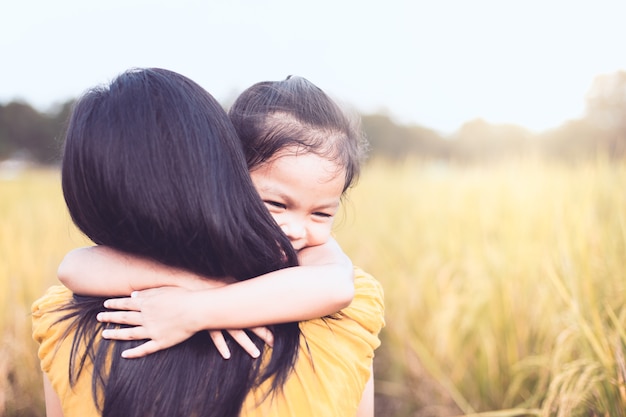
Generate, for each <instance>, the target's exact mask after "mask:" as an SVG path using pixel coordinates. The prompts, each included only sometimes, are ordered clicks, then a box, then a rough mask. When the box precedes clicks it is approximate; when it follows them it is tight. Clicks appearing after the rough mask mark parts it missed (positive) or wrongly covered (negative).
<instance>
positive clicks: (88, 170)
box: [62, 69, 300, 417]
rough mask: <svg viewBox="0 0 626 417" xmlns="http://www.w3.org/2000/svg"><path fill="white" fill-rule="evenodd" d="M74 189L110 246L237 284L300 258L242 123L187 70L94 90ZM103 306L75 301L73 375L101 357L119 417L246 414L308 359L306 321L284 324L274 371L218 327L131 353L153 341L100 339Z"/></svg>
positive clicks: (75, 148)
mask: <svg viewBox="0 0 626 417" xmlns="http://www.w3.org/2000/svg"><path fill="white" fill-rule="evenodd" d="M62 185H63V194H64V197H65V201H66V203H67V207H68V209H69V212H70V214H71V217H72V219H73V220H74V222H75V223H76V225H77V226H78V227H79V228H80V230H81V231H83V232H84V233H85V234H86V235H87V236H88V237H89V238H90V239H92V240H93V242H95V243H97V244H100V245H107V246H110V247H112V248H115V249H118V250H121V251H124V252H128V253H131V254H135V255H139V256H144V257H149V258H152V259H154V260H157V261H159V262H161V263H163V264H167V265H171V266H175V267H181V268H186V269H188V270H191V271H193V272H196V273H199V274H204V275H209V276H213V277H226V276H232V277H235V278H236V279H237V280H245V279H249V278H252V277H255V276H258V275H261V274H264V273H266V272H270V271H273V270H276V269H279V268H283V267H287V266H293V265H296V264H297V258H296V254H295V253H294V251H293V248H292V246H291V244H290V243H289V240H288V239H287V238H286V237H285V236H284V235H283V234H282V233H281V232H280V230H279V228H278V227H277V226H276V224H275V222H274V221H273V220H272V218H271V217H270V215H269V213H268V212H267V210H266V209H265V207H264V206H263V205H262V203H261V201H260V199H259V197H258V195H257V193H256V191H255V190H254V188H253V185H252V182H251V180H250V177H249V173H248V170H247V167H246V162H245V158H244V156H243V153H242V150H241V145H240V143H239V140H238V138H237V135H236V132H235V131H234V128H233V126H232V124H231V123H230V121H229V119H228V116H227V115H226V113H225V112H224V110H223V109H222V108H221V107H220V105H219V104H218V103H217V101H216V100H215V99H214V98H213V97H212V96H210V95H209V94H208V93H207V92H206V91H205V90H204V89H202V88H201V87H200V86H198V85H197V84H196V83H194V82H193V81H191V80H189V79H188V78H186V77H184V76H182V75H180V74H177V73H174V72H171V71H167V70H163V69H137V70H129V71H127V72H125V73H123V74H121V75H120V76H118V77H117V78H116V79H115V80H114V81H113V82H112V83H110V85H108V86H105V87H99V88H95V89H92V90H90V91H88V92H87V93H85V94H84V95H83V96H82V97H81V98H80V99H79V100H78V101H77V103H76V104H75V107H74V109H73V113H72V116H71V118H70V123H69V125H68V131H67V135H66V141H65V149H64V157H63V167H62ZM102 301H103V299H101V298H94V297H79V296H75V297H74V300H73V302H72V304H71V305H70V306H67V309H68V310H69V313H68V315H67V316H66V317H65V319H66V320H74V324H75V325H76V327H73V329H74V330H75V332H74V333H73V337H74V345H73V346H74V347H73V350H72V355H71V360H70V368H71V380H72V381H75V380H76V378H77V376H78V374H79V373H80V371H81V369H83V364H84V363H85V361H86V360H88V361H92V362H93V364H94V373H93V389H94V396H95V397H96V399H100V400H101V401H98V405H99V407H101V410H102V415H103V416H105V417H119V416H125V417H146V416H167V417H176V416H180V417H189V416H202V417H204V416H215V417H226V416H236V415H238V414H239V412H240V409H241V405H242V403H243V401H244V399H245V396H246V394H247V393H248V391H249V390H250V389H251V388H253V387H254V386H256V385H257V384H259V383H260V382H261V381H263V380H265V379H267V378H272V380H273V387H274V388H275V389H276V388H279V387H280V386H281V385H282V384H283V383H284V381H285V379H286V377H287V376H288V374H289V372H290V371H291V370H292V368H293V365H294V362H295V360H296V357H297V351H298V345H299V336H300V332H299V328H298V324H297V323H288V324H284V325H277V326H272V328H271V330H272V331H273V335H274V345H273V351H272V356H271V360H270V362H269V364H268V365H267V366H265V367H263V368H262V369H261V367H260V365H259V364H260V361H259V360H254V359H252V358H250V356H249V355H248V354H246V353H245V352H244V351H243V350H242V349H240V348H238V346H236V345H235V344H232V343H231V352H232V356H231V358H230V359H229V360H224V359H222V357H221V356H220V355H219V353H218V352H217V350H216V349H215V347H214V345H213V343H212V342H211V341H210V338H209V337H208V335H207V332H200V333H198V334H196V335H195V336H194V337H192V338H191V339H189V340H187V341H186V342H184V343H181V344H179V345H177V346H174V347H172V348H170V349H166V350H163V351H160V352H157V353H155V354H152V355H149V356H146V357H144V358H140V359H132V360H128V359H122V358H121V352H122V351H123V350H125V349H128V348H130V347H132V346H136V345H137V344H138V343H139V342H129V341H115V342H110V341H103V340H100V339H99V337H97V335H98V334H99V333H100V332H101V330H102V328H103V326H104V325H102V324H99V323H98V322H97V321H96V313H97V312H98V311H101V310H102ZM252 337H254V336H252ZM96 340H97V341H96ZM256 340H257V342H258V343H257V345H258V346H263V343H262V342H259V340H258V339H256ZM229 342H232V340H229Z"/></svg>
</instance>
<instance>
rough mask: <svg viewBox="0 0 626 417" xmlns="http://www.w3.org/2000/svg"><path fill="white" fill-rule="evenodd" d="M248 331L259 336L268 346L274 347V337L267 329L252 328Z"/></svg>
mask: <svg viewBox="0 0 626 417" xmlns="http://www.w3.org/2000/svg"><path fill="white" fill-rule="evenodd" d="M248 330H250V331H251V332H253V333H254V334H256V335H257V336H259V337H260V338H261V339H262V340H263V341H264V342H265V343H266V344H267V345H268V346H274V335H273V334H272V332H271V331H270V329H268V328H267V327H253V328H251V329H248Z"/></svg>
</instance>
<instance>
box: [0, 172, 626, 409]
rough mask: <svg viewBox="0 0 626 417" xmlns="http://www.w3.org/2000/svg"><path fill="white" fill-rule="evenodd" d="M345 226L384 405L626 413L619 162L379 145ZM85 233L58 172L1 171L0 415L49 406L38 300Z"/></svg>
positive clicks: (625, 265)
mask: <svg viewBox="0 0 626 417" xmlns="http://www.w3.org/2000/svg"><path fill="white" fill-rule="evenodd" d="M336 232H337V237H338V239H339V241H340V242H341V244H342V246H343V247H344V249H345V251H346V252H347V253H349V254H350V256H351V257H352V259H353V261H354V262H355V264H357V265H359V266H361V267H363V268H364V269H365V270H366V271H368V272H370V273H372V274H374V276H376V277H377V278H378V279H379V280H380V281H381V282H382V283H383V286H384V288H385V298H386V321H387V326H386V327H385V329H384V331H383V334H382V337H383V345H382V347H381V348H380V349H379V350H378V351H377V357H376V363H375V365H376V390H377V408H378V413H377V415H379V416H385V417H386V416H398V417H400V416H433V417H438V416H455V415H472V414H480V415H484V416H493V417H496V416H502V417H505V416H535V415H536V416H559V417H560V416H598V417H599V416H611V417H614V416H626V411H625V410H626V385H625V380H626V360H625V359H624V356H625V353H624V349H625V346H626V302H625V300H626V297H625V290H626V279H625V275H626V164H609V163H606V162H604V161H602V160H598V161H594V162H589V163H587V164H584V165H578V166H576V167H566V166H556V165H546V164H542V163H539V162H536V161H523V162H515V163H509V164H501V165H498V166H490V167H482V168H478V167H474V168H467V167H465V168H462V167H450V166H446V165H434V164H426V163H420V162H406V163H403V164H395V165H393V164H389V163H385V162H380V161H373V162H372V163H370V165H369V166H368V167H367V168H366V169H365V172H364V174H363V176H362V178H361V180H360V182H359V184H358V186H357V187H356V188H355V189H354V190H353V191H352V192H351V193H350V197H349V200H348V201H347V202H346V204H345V210H344V215H343V216H342V218H341V219H340V220H339V222H338V225H337V230H336ZM84 244H86V241H85V240H84V238H82V237H81V236H80V235H79V234H78V233H77V232H76V231H75V230H74V229H73V227H72V225H71V222H70V221H69V219H68V217H67V214H66V212H65V207H64V203H63V200H62V196H61V194H60V185H59V178H58V173H56V172H46V171H35V172H29V173H27V174H25V175H23V176H21V177H19V178H16V179H12V180H0V300H1V301H2V304H1V305H2V309H1V310H0V328H1V329H2V333H1V334H2V339H1V343H0V415H5V416H7V417H8V416H41V415H43V412H42V409H43V408H42V398H41V392H40V391H41V389H40V386H41V383H40V378H41V377H40V374H39V371H38V363H37V360H36V355H35V352H36V347H35V345H34V343H33V342H31V339H30V318H29V311H30V303H31V302H32V301H33V300H34V299H35V298H36V297H37V296H38V295H39V294H40V293H42V291H43V289H44V288H45V287H47V286H48V285H50V284H52V283H55V282H56V279H55V270H56V266H57V264H58V262H59V261H60V259H61V258H62V256H63V254H64V253H65V252H66V251H67V250H69V249H70V248H72V247H75V246H80V245H84Z"/></svg>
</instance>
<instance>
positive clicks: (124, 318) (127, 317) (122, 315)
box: [96, 311, 142, 326]
mask: <svg viewBox="0 0 626 417" xmlns="http://www.w3.org/2000/svg"><path fill="white" fill-rule="evenodd" d="M96 319H97V320H98V321H101V322H105V323H117V324H129V325H131V326H139V325H141V324H142V322H141V312H139V311H103V312H100V313H98V315H97V316H96Z"/></svg>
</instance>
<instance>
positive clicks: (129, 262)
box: [57, 239, 354, 330]
mask: <svg viewBox="0 0 626 417" xmlns="http://www.w3.org/2000/svg"><path fill="white" fill-rule="evenodd" d="M298 257H299V260H300V263H301V266H298V267H291V268H285V269H281V270H278V271H274V272H270V273H268V274H265V275H262V276H260V277H257V278H255V279H250V280H246V281H241V282H236V283H234V284H231V285H225V284H224V283H223V282H220V281H217V280H212V279H208V278H206V277H201V276H198V275H196V274H193V273H191V272H188V271H185V270H182V269H178V268H173V267H169V266H166V265H163V264H160V263H158V262H155V261H152V260H150V259H145V258H139V257H137V256H132V255H128V254H125V253H123V252H119V251H117V250H114V249H111V248H108V247H105V246H94V247H86V248H79V249H74V250H73V251H71V252H69V253H68V254H67V255H66V256H65V258H64V259H63V261H62V262H61V265H60V266H59V268H58V272H57V274H58V277H59V280H60V281H61V283H63V284H64V285H65V286H66V287H68V288H69V289H70V290H72V291H73V292H75V293H77V294H83V295H100V296H122V295H125V296H128V295H129V294H130V293H132V292H133V291H137V290H144V289H149V288H158V287H167V286H176V287H182V288H185V289H188V290H195V291H200V292H199V294H200V296H199V297H197V298H196V299H198V298H199V299H200V300H202V299H203V297H204V295H203V294H211V295H209V296H207V299H209V300H211V302H212V303H219V304H220V305H221V308H220V311H219V312H217V311H213V314H212V315H213V316H214V318H215V319H216V320H218V321H217V322H211V323H206V325H204V326H202V328H212V329H216V328H220V329H230V328H248V327H254V326H260V325H265V324H274V323H284V322H289V321H302V320H309V319H313V318H317V317H323V316H326V315H329V314H333V313H336V312H337V311H339V310H341V309H342V308H344V307H347V306H348V305H349V304H350V303H351V302H352V298H353V297H354V284H353V278H354V276H353V270H352V262H351V261H350V259H349V258H348V257H347V256H346V255H345V254H344V253H343V251H342V250H341V248H340V247H339V244H338V243H337V242H336V241H335V240H334V239H330V240H329V241H328V242H327V243H325V244H323V245H319V246H313V247H309V248H305V249H303V250H301V251H300V253H299V255H298ZM218 289H219V291H217V290H218ZM190 301H191V300H190ZM200 304H202V306H203V307H207V303H206V302H201V303H200ZM241 306H247V307H245V308H244V309H242V308H240V307H241ZM185 307H189V306H185ZM197 307H199V308H200V311H201V306H197ZM114 308H117V307H114ZM208 308H211V307H208ZM216 309H217V307H216ZM198 330H200V329H198Z"/></svg>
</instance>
